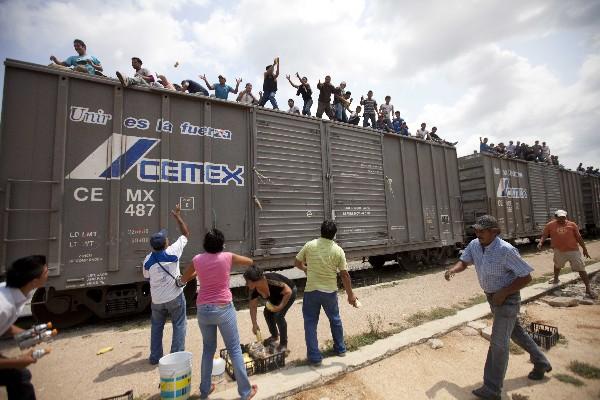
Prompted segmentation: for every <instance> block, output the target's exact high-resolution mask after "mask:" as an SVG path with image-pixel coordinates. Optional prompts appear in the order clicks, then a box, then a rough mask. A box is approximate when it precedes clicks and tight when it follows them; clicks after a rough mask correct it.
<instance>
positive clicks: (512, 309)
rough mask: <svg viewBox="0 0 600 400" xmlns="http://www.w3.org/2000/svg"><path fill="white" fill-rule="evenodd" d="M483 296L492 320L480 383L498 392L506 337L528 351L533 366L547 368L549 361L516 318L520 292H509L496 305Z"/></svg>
mask: <svg viewBox="0 0 600 400" xmlns="http://www.w3.org/2000/svg"><path fill="white" fill-rule="evenodd" d="M486 296H487V300H488V303H489V304H490V308H491V309H492V314H493V316H494V322H493V325H492V337H491V338H490V347H489V349H488V354H487V359H486V360H485V368H484V371H483V385H484V386H485V387H486V388H487V389H488V390H489V391H490V392H491V393H494V394H496V395H500V393H501V391H502V384H503V382H504V376H505V375H506V368H507V367H508V355H509V347H508V346H509V344H510V339H512V340H513V342H515V343H516V344H517V345H519V346H520V347H522V348H523V350H525V351H526V352H528V353H529V358H530V360H531V362H532V363H533V365H534V366H535V367H536V368H540V369H541V368H546V367H549V366H550V362H549V361H548V359H547V358H546V356H544V354H543V353H542V351H541V350H540V348H539V347H538V346H537V344H535V342H534V341H533V339H532V338H531V336H529V335H528V334H527V332H526V331H525V329H523V327H522V326H521V324H520V323H519V321H518V320H517V315H518V314H519V308H520V307H521V295H520V294H519V293H518V292H517V293H513V294H511V295H510V296H508V297H507V298H506V300H504V303H502V305H499V306H495V305H493V304H492V295H491V294H486Z"/></svg>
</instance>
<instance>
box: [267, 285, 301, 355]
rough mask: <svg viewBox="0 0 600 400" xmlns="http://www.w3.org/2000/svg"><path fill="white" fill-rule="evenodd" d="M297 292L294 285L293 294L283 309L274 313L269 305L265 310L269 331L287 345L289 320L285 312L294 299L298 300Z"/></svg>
mask: <svg viewBox="0 0 600 400" xmlns="http://www.w3.org/2000/svg"><path fill="white" fill-rule="evenodd" d="M297 293H298V289H297V288H296V287H295V286H294V288H293V289H292V295H291V296H290V298H289V300H288V302H287V304H286V306H285V307H283V309H282V310H281V311H279V312H276V313H274V312H271V311H269V310H267V307H265V311H264V312H263V314H264V316H265V321H266V322H267V326H268V327H269V333H270V334H271V336H272V337H279V343H280V344H282V345H285V346H287V343H288V334H287V321H286V320H285V314H287V312H288V310H289V309H290V307H291V306H292V305H293V304H294V301H296V294H297Z"/></svg>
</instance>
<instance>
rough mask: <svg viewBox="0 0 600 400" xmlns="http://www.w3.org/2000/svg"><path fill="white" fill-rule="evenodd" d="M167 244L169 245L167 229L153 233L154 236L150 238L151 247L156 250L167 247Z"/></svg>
mask: <svg viewBox="0 0 600 400" xmlns="http://www.w3.org/2000/svg"><path fill="white" fill-rule="evenodd" d="M166 243H167V230H166V229H161V230H160V231H158V232H156V233H153V234H152V236H150V246H151V247H152V248H153V249H154V250H158V249H162V248H163V247H165V244H166Z"/></svg>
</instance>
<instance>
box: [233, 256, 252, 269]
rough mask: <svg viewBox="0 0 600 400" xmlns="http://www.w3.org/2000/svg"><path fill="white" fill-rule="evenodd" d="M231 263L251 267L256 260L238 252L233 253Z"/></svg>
mask: <svg viewBox="0 0 600 400" xmlns="http://www.w3.org/2000/svg"><path fill="white" fill-rule="evenodd" d="M231 255H232V257H231V263H232V264H233V265H235V266H238V267H249V266H251V265H252V264H254V260H253V259H251V258H248V257H244V256H240V255H238V254H235V253H232V254H231Z"/></svg>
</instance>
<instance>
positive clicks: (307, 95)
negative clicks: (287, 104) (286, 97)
mask: <svg viewBox="0 0 600 400" xmlns="http://www.w3.org/2000/svg"><path fill="white" fill-rule="evenodd" d="M300 95H302V100H304V101H307V100H311V99H312V89H311V88H310V86H308V85H306V86H304V85H300V86H299V87H298V91H297V92H296V96H300Z"/></svg>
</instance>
